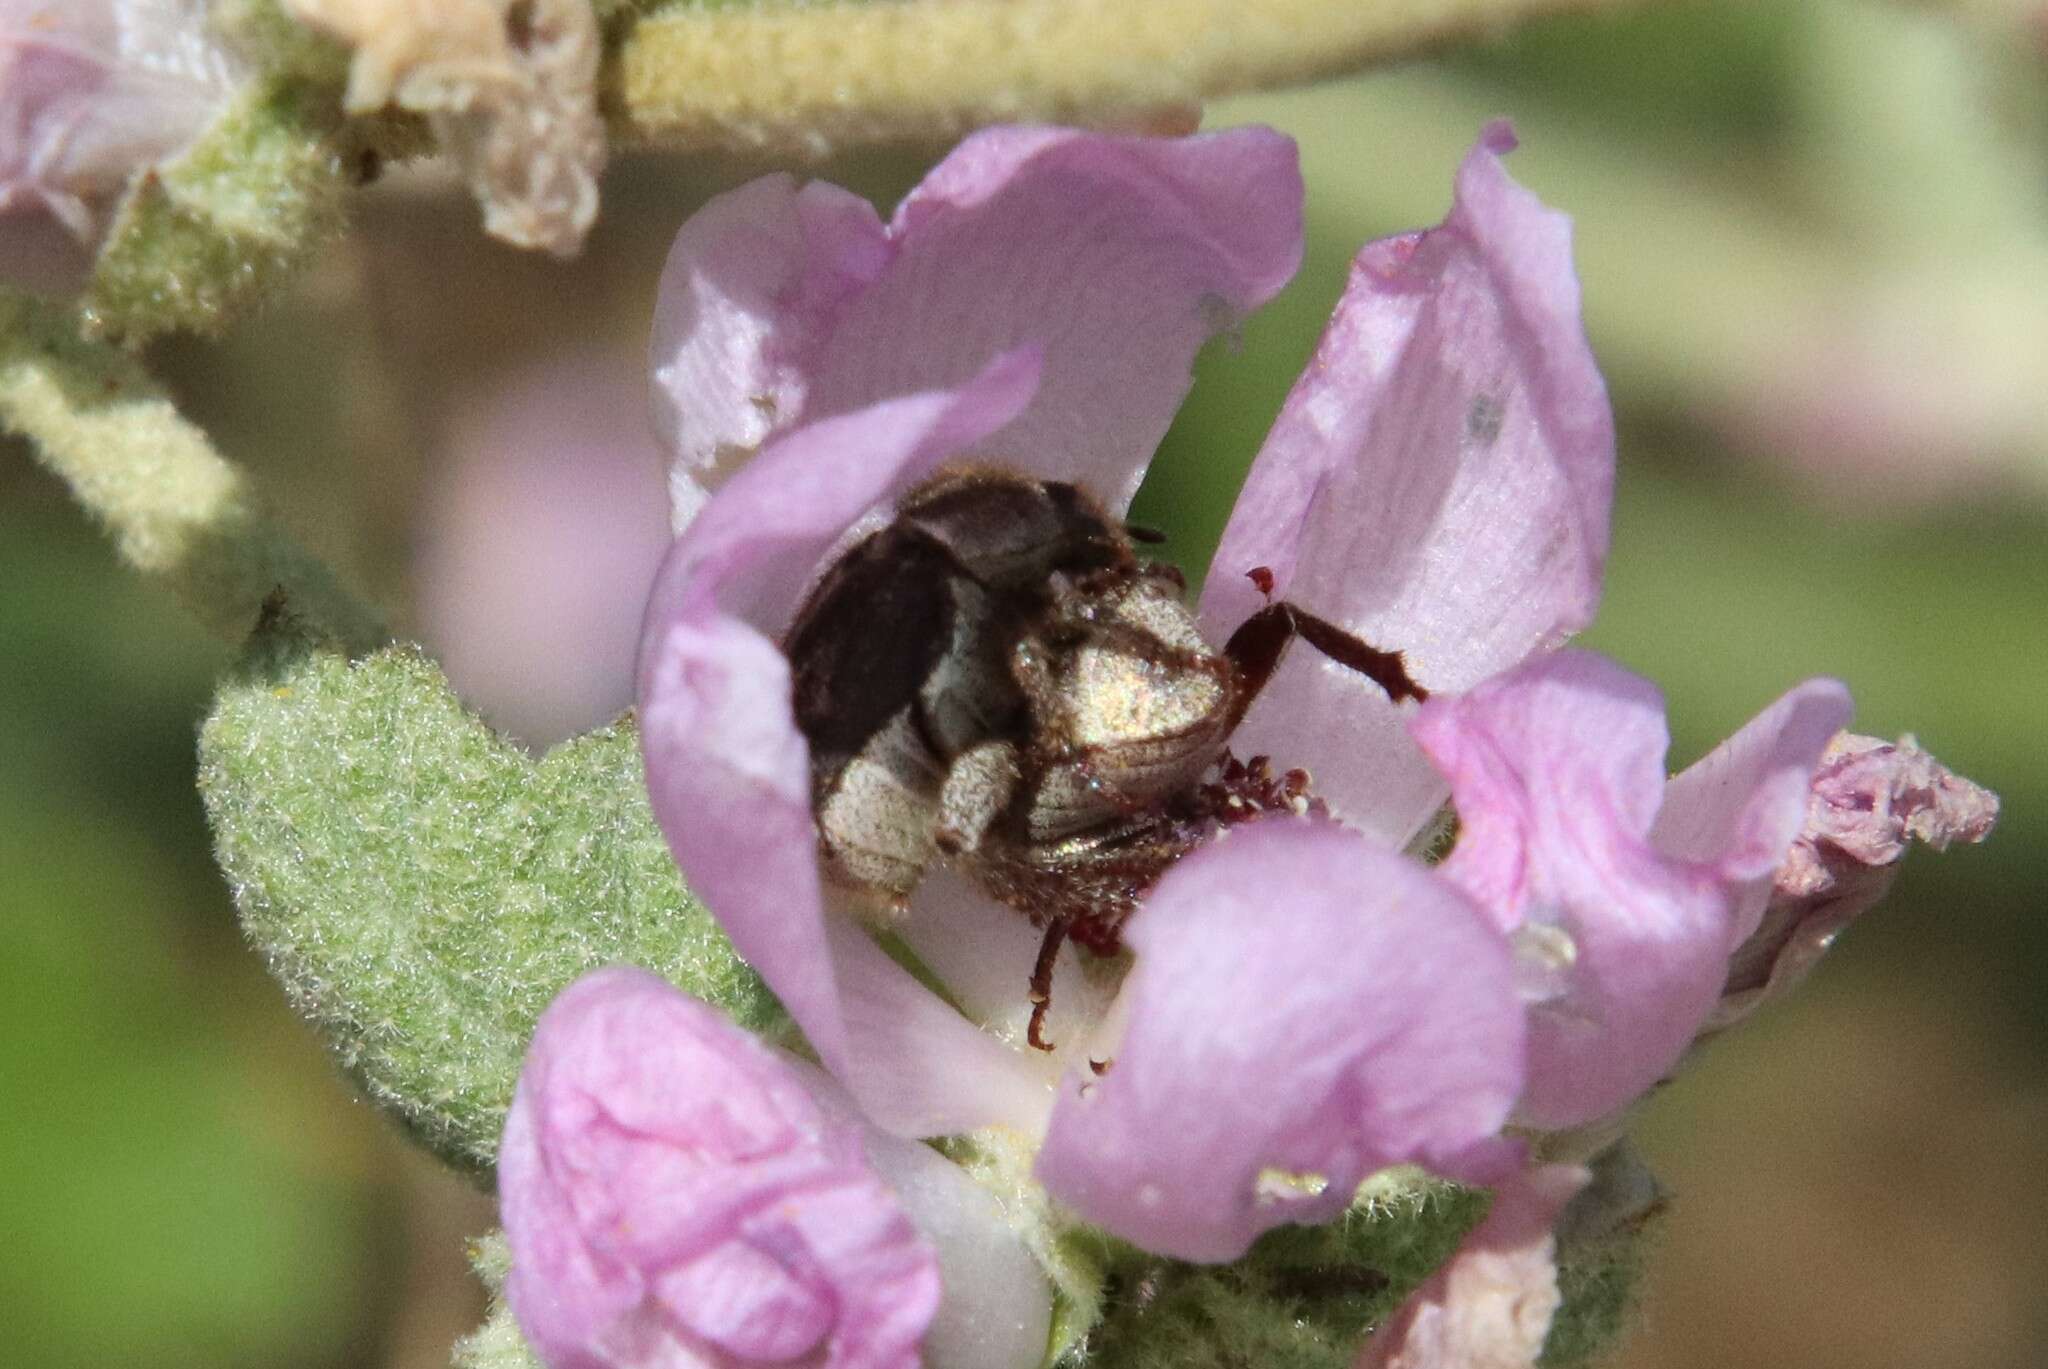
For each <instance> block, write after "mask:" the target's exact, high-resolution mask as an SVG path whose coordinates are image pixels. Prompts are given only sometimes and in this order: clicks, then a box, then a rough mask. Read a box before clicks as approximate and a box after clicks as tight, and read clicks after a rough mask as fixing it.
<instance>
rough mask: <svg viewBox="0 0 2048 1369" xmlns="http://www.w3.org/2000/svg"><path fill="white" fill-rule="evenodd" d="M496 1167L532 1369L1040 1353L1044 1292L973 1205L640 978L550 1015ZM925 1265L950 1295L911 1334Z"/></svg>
mask: <svg viewBox="0 0 2048 1369" xmlns="http://www.w3.org/2000/svg"><path fill="white" fill-rule="evenodd" d="M498 1164H499V1186H500V1190H501V1193H502V1195H503V1198H502V1209H503V1216H504V1222H505V1233H506V1237H507V1240H508V1241H509V1243H510V1245H511V1249H512V1255H513V1267H512V1273H511V1276H510V1278H509V1280H508V1282H507V1285H506V1290H505V1291H506V1297H507V1298H508V1299H509V1301H510V1302H511V1305H512V1309H513V1312H514V1315H515V1316H516V1317H517V1318H518V1320H519V1325H520V1328H521V1330H522V1331H523V1332H524V1333H525V1335H526V1338H527V1340H528V1342H529V1343H530V1344H531V1345H532V1346H533V1348H534V1349H535V1350H536V1351H537V1352H538V1353H539V1354H540V1356H541V1357H542V1358H543V1359H544V1360H545V1361H546V1362H547V1363H548V1364H549V1365H551V1366H554V1369H584V1367H585V1366H590V1367H593V1369H594V1367H596V1366H611V1365H703V1366H715V1367H716V1369H737V1367H738V1366H744V1365H750V1364H792V1363H802V1364H808V1365H817V1366H819V1369H910V1367H911V1366H914V1365H916V1364H917V1363H918V1362H919V1359H918V1345H919V1342H920V1340H923V1339H927V1338H929V1339H930V1340H931V1341H933V1342H934V1343H935V1348H937V1349H939V1350H941V1351H942V1352H945V1353H947V1354H948V1355H949V1356H950V1357H951V1362H953V1363H958V1364H978V1365H987V1366H991V1369H1000V1366H1003V1365H1017V1366H1029V1365H1033V1364H1036V1363H1037V1362H1038V1360H1039V1359H1040V1358H1042V1357H1043V1354H1044V1347H1045V1341H1046V1330H1047V1322H1046V1318H1047V1311H1048V1304H1047V1300H1046V1297H1045V1293H1044V1286H1043V1282H1042V1280H1040V1279H1039V1276H1038V1274H1037V1270H1036V1266H1035V1265H1034V1264H1033V1263H1032V1261H1031V1258H1030V1256H1029V1255H1027V1254H1026V1253H1025V1252H1024V1250H1023V1249H1022V1247H1021V1246H1020V1245H1018V1243H1017V1242H1016V1239H1015V1238H1014V1237H1011V1236H1009V1235H1008V1233H1007V1229H1006V1228H1004V1227H1002V1225H1001V1218H1000V1214H999V1213H998V1212H997V1211H996V1208H995V1204H994V1201H993V1200H992V1199H991V1198H990V1197H989V1196H988V1195H987V1194H986V1193H984V1192H983V1191H982V1190H980V1189H979V1188H977V1187H976V1186H975V1185H974V1184H973V1182H972V1181H971V1180H969V1179H968V1178H967V1177H966V1176H965V1175H964V1174H963V1173H962V1172H961V1171H959V1170H958V1169H957V1168H955V1167H954V1166H953V1165H951V1164H949V1163H948V1162H947V1161H945V1160H943V1159H941V1158H940V1157H939V1156H938V1155H937V1153H935V1152H933V1151H931V1150H928V1149H926V1148H925V1147H922V1146H917V1145H914V1144H910V1143H907V1142H904V1141H901V1140H898V1139H896V1138H894V1137H888V1136H883V1135H880V1134H878V1133H875V1132H873V1130H872V1129H871V1128H866V1127H864V1126H863V1125H862V1124H861V1123H860V1122H859V1121H858V1120H857V1118H856V1116H855V1115H854V1114H852V1113H851V1112H850V1111H848V1109H847V1107H846V1105H845V1103H844V1102H843V1101H840V1100H839V1099H837V1098H836V1096H835V1094H834V1092H833V1090H832V1086H831V1085H830V1083H829V1081H824V1080H822V1079H818V1078H816V1077H815V1075H814V1074H807V1073H806V1072H805V1067H803V1066H801V1065H800V1064H798V1063H797V1062H794V1061H791V1060H788V1059H786V1058H784V1057H782V1056H780V1055H778V1054H777V1053H776V1052H774V1051H773V1050H771V1049H770V1048H768V1047H767V1046H765V1045H762V1044H761V1043H760V1042H759V1041H756V1040H755V1039H754V1038H752V1037H751V1036H749V1035H748V1034H747V1033H745V1032H743V1031H741V1030H739V1029H738V1028H736V1027H734V1026H732V1025H731V1024H730V1023H729V1022H727V1021H726V1020H725V1019H724V1018H723V1017H721V1016H720V1015H719V1014H718V1013H717V1012H716V1011H714V1010H713V1009H711V1008H708V1007H706V1006H704V1005H703V1004H701V1003H699V1002H697V1001H696V1000H695V999H692V998H690V997H688V996H686V995H684V994H682V993H680V992H678V991H677V990H675V989H673V988H671V987H669V986H668V985H667V984H666V983H664V982H662V981H661V980H659V979H657V978H655V977H654V976H653V975H650V974H647V973H645V972H643V971H640V970H631V969H624V968H618V969H610V970H601V971H598V972H597V973H594V974H590V975H586V976H585V977H584V978H583V979H581V980H579V981H577V983H575V984H574V985H572V986H571V987H570V988H568V989H567V990H565V991H564V992H563V993H562V994H561V995H560V996H559V997H558V998H556V1000H555V1002H554V1003H553V1004H552V1005H551V1006H550V1007H549V1008H548V1010H547V1012H546V1013H545V1014H544V1015H543V1016H542V1018H541V1021H540V1024H539V1026H538V1028H537V1029H536V1031H535V1034H534V1039H533V1045H532V1047H531V1049H530V1051H529V1052H528V1055H527V1060H526V1066H525V1069H524V1071H523V1072H522V1073H521V1075H520V1080H519V1088H518V1092H517V1094H516V1095H515V1097H514V1099H513V1103H512V1109H511V1112H510V1114H509V1115H508V1117H507V1119H506V1125H505V1139H504V1145H503V1148H502V1150H501V1151H500V1154H499V1161H498ZM907 1209H908V1210H907ZM911 1210H914V1211H915V1213H916V1215H917V1216H918V1217H920V1218H922V1219H923V1220H924V1223H925V1224H926V1225H927V1226H929V1227H932V1228H934V1229H936V1230H937V1231H939V1232H940V1233H941V1235H940V1239H941V1242H942V1243H943V1245H944V1246H948V1247H951V1249H950V1250H948V1249H945V1248H941V1249H939V1250H936V1251H935V1249H934V1242H933V1241H932V1240H930V1239H927V1238H926V1237H925V1236H924V1235H921V1234H920V1232H919V1229H918V1225H917V1224H915V1223H914V1222H913V1220H912V1215H911ZM964 1231H971V1237H970V1238H969V1239H967V1240H964V1241H963V1240H961V1239H960V1236H961V1233H962V1232H964ZM949 1255H951V1257H952V1258H948V1256H949ZM942 1266H950V1267H948V1268H947V1270H946V1272H947V1274H948V1275H949V1277H950V1278H951V1280H952V1282H954V1283H955V1285H956V1287H957V1288H958V1289H959V1290H960V1291H961V1293H962V1296H961V1297H959V1298H956V1299H955V1300H954V1302H955V1306H954V1309H953V1310H954V1313H955V1315H954V1316H953V1318H952V1320H951V1323H950V1324H941V1325H938V1326H933V1318H934V1314H935V1312H936V1311H937V1308H938V1304H939V1280H940V1270H941V1267H942ZM1020 1293H1021V1295H1022V1296H1021V1297H1020V1296H1018V1294H1020ZM928 1329H929V1337H927V1332H928Z"/></svg>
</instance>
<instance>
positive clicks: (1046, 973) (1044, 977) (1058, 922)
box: [1024, 917, 1068, 1051]
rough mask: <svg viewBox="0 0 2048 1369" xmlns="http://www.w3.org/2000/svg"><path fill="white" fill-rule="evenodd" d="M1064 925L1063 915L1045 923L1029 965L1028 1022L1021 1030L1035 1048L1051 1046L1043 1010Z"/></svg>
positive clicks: (1049, 994)
mask: <svg viewBox="0 0 2048 1369" xmlns="http://www.w3.org/2000/svg"><path fill="white" fill-rule="evenodd" d="M1067 925H1068V923H1067V919H1066V918H1063V917H1056V918H1054V919H1052V921H1050V922H1048V923H1046V924H1045V940H1043V941H1041V942H1039V943H1038V959H1037V961H1036V962H1035V963H1034V964H1033V965H1032V966H1031V993H1030V999H1031V1024H1030V1025H1029V1026H1027V1027H1026V1028H1025V1029H1024V1039H1025V1040H1026V1041H1028V1042H1030V1043H1031V1045H1032V1047H1033V1049H1035V1050H1042V1051H1050V1050H1051V1049H1052V1048H1053V1046H1052V1042H1050V1041H1048V1040H1046V1039H1045V1013H1046V1010H1047V1009H1048V1008H1050V1007H1052V967H1053V962H1054V961H1056V960H1058V959H1059V954H1060V945H1061V943H1062V942H1064V941H1065V940H1066V939H1067Z"/></svg>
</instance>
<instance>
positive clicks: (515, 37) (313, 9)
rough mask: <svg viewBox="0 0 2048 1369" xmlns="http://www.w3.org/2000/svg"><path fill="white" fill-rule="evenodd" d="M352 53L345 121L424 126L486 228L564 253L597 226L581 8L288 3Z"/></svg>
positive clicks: (363, 0) (515, 2) (573, 2)
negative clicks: (391, 116)
mask: <svg viewBox="0 0 2048 1369" xmlns="http://www.w3.org/2000/svg"><path fill="white" fill-rule="evenodd" d="M284 3H285V8H286V9H287V10H289V11H290V12H291V14H292V15H293V16H294V17H296V18H297V19H299V20H300V21H301V22H303V23H305V24H308V25H311V26H312V27H314V28H317V29H320V30H322V31H324V32H327V33H330V34H333V35H334V36H335V37H337V38H339V39H341V40H342V41H343V42H345V43H347V44H348V45H349V46H350V47H352V48H354V49H355V60H354V63H353V65H352V66H351V67H350V69H349V84H348V93H347V96H346V105H347V108H348V109H349V110H350V111H352V112H355V113H364V112H367V111H370V110H374V109H378V108H381V107H382V106H384V105H385V104H387V103H390V104H396V105H397V106H398V107H399V108H400V109H406V110H411V111H412V112H414V113H416V114H423V115H425V116H426V117H427V121H428V123H429V124H430V125H431V126H432V127H433V130H434V134H435V137H436V138H437V139H438V140H439V142H440V144H441V147H442V150H443V151H445V152H447V153H448V154H449V155H450V156H451V157H453V158H454V159H455V161H456V162H457V164H458V165H460V166H461V167H462V169H463V172H464V174H465V175H466V176H467V177H468V178H469V184H470V189H471V190H472V191H473V192H474V193H475V195H476V197H477V200H478V201H479V202H480V203H481V204H482V205H483V208H484V227H485V228H486V230H488V231H489V232H490V233H491V234H492V235H493V236H495V237H499V238H502V239H504V240H505V241H506V242H509V243H513V244H515V245H516V246H520V247H538V248H542V249H545V250H546V251H549V252H553V253H555V254H556V255H558V256H569V255H572V254H574V253H575V252H576V251H577V250H578V249H579V248H580V247H581V246H582V244H583V237H584V234H585V233H587V232H588V231H589V229H590V225H591V223H592V222H593V221H594V220H595V219H596V217H597V177H598V173H599V172H600V171H602V170H603V169H604V162H605V135H604V122H603V120H602V118H600V116H599V114H598V110H597V71H598V59H599V57H600V55H601V51H600V48H601V44H600V34H599V32H598V26H597V17H596V15H595V13H594V12H593V11H592V9H591V7H590V4H589V0H441V2H440V3H436V4H431V5H422V4H418V3H415V0H284Z"/></svg>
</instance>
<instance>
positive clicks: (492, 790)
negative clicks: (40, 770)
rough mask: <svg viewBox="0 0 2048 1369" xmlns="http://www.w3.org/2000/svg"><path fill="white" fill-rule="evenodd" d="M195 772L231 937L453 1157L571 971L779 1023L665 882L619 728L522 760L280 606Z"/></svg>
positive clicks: (720, 941)
mask: <svg viewBox="0 0 2048 1369" xmlns="http://www.w3.org/2000/svg"><path fill="white" fill-rule="evenodd" d="M199 782H200V790H201V793H202V794H203V796H204V797H205V800H206V807H207V812H208V815H209V817H210V819H211V821H212V823H213V829H214V836H215V843H216V848H217V854H218V856H219V860H220V864H221V868H222V869H223V870H224V871H226V873H227V876H228V880H229V883H230V884H231V885H232V887H233V890H234V894H235V901H236V903H237V905H238V906H239V908H240V910H241V913H242V921H243V925H244V926H245V928H246V929H247V931H248V934H249V937H250V939H251V940H252V941H254V942H255V943H256V945H257V947H258V948H259V949H260V950H261V951H262V952H263V953H264V955H265V956H266V958H267V959H268V961H269V964H270V966H271V968H272V970H273V971H274V972H275V973H276V975H277V976H278V978H279V979H280V980H281V981H282V982H283V984H284V986H285V991H286V993H287V994H288V995H289V996H290V998H291V1000H292V1003H293V1005H294V1006H295V1007H296V1008H297V1009H298V1010H299V1012H300V1013H301V1014H303V1015H304V1016H305V1017H306V1018H308V1019H309V1020H310V1021H312V1022H313V1023H314V1024H315V1025H316V1026H318V1027H319V1028H320V1029H321V1031H322V1032H323V1033H324V1034H325V1036H326V1037H327V1040H328V1041H329V1043H330V1044H331V1046H332V1048H333V1050H334V1052H335V1054H336V1055H337V1056H338V1057H339V1059H340V1061H341V1063H342V1064H343V1065H344V1066H345V1067H346V1068H347V1069H348V1070H349V1071H350V1073H352V1074H353V1075H354V1076H355V1077H356V1078H357V1079H358V1080H359V1081H360V1082H361V1084H362V1086H363V1087H364V1089H365V1090H366V1091H367V1092H368V1093H369V1095H370V1097H371V1098H372V1099H374V1100H375V1101H376V1102H377V1103H378V1104H379V1105H380V1106H382V1107H383V1108H385V1109H386V1110H388V1111H389V1112H391V1113H392V1114H393V1115H394V1116H396V1117H397V1118H399V1119H400V1121H402V1122H403V1123H404V1124H405V1125H406V1126H407V1127H408V1128H409V1129H410V1130H411V1131H412V1132H414V1133H415V1134H416V1135H417V1136H418V1138H419V1139H420V1140H421V1141H423V1142H424V1143H425V1144H426V1145H428V1146H429V1147H431V1148H432V1149H433V1150H434V1151H436V1152H437V1153H439V1154H440V1155H442V1156H443V1157H444V1158H446V1159H448V1160H449V1161H451V1162H452V1163H454V1164H456V1165H458V1166H461V1167H463V1168H466V1169H469V1170H472V1171H483V1170H486V1169H488V1167H489V1166H490V1165H491V1164H492V1162H493V1159H494V1157H495V1155H496V1152H497V1145H498V1134H499V1131H500V1129H501V1128H502V1126H503V1123H504V1114H505V1109H506V1108H507V1106H508V1105H509V1104H510V1102H511V1098H512V1089H513V1085H514V1083H515V1081H516V1079H517V1075H518V1070H519V1064H520V1059H521V1056H522V1055H523V1054H524V1051H525V1048H526V1042H527V1038H528V1037H529V1036H530V1035H531V1033H532V1030H533V1024H534V1020H535V1019H536V1018H537V1017H538V1016H539V1014H540V1012H541V1010H542V1009H543V1008H545V1007H546V1006H547V1004H548V1001H549V1000H550V999H552V998H553V997H554V995H555V993H556V992H557V991H558V990H560V989H561V988H562V987H563V986H565V985H567V984H568V983H569V982H570V981H571V980H573V979H575V978H576V977H577V976H578V975H580V974H582V973H584V972H585V971H587V970H591V969H595V968H597V967H598V966H600V965H605V964H610V963H615V962H629V963H632V964H637V965H643V966H646V967H647V968H648V969H651V970H653V971H655V972H657V973H659V974H662V975H665V976H667V977H668V978H669V979H670V980H672V981H673V982H675V983H676V984H678V985H680V986H681V987H683V988H684V989H687V990H688V991H690V992H691V993H694V994H696V995H697V996H699V997H700V998H703V999H705V1000H707V1001H709V1002H711V1003H713V1004H716V1005H717V1006H719V1007H721V1008H723V1009H724V1010H725V1011H726V1012H728V1013H729V1014H731V1015H732V1017H733V1018H734V1019H735V1020H736V1021H738V1022H739V1023H740V1024H741V1025H743V1026H746V1027H748V1028H751V1029H754V1030H757V1031H777V1030H780V1029H781V1026H782V1023H783V1021H784V1019H783V1017H782V1014H781V1010H780V1008H779V1007H778V1006H777V1005H776V1004H775V1002H774V1000H773V998H772V997H771V996H770V995H769V994H768V992H767V990H766V989H765V988H764V987H763V986H762V985H761V982H760V980H759V979H758V978H757V977H756V976H755V974H754V973H753V971H752V970H750V969H748V968H747V967H746V966H745V965H744V964H742V963H741V962H740V960H739V958H738V956H737V955H736V954H735V953H734V952H733V949H732V947H731V944H730V943H729V942H728V941H727V940H726V939H725V936H724V934H723V933H722V932H721V931H720V930H719V928H718V926H717V924H716V923H715V922H714V921H712V919H711V917H710V915H709V914H708V913H706V912H705V911H704V909H703V908H702V907H701V906H700V905H699V904H697V903H696V902H695V901H693V900H692V899H690V898H689V897H688V896H687V895H686V894H685V893H684V891H683V888H682V884H681V880H680V877H679V875H678V874H677V871H676V868H675V863H674V861H673V860H672V859H671V858H670V856H669V853H668V848H667V845H666V844H665V843H664V842H663V840H662V837H661V833H660V832H659V831H658V830H657V829H656V827H655V825H654V820H653V815H652V813H651V812H650V810H649V808H648V805H647V798H646V790H645V786H644V783H643V781H642V777H641V768H640V753H639V747H638V744H637V740H636V737H635V733H634V730H633V728H632V725H631V723H630V722H622V723H620V724H618V725H616V726H613V727H610V728H606V729H603V730H601V731H598V732H595V733H592V734H590V735H589V736H586V737H582V738H579V739H578V740H576V741H573V742H570V743H568V744H566V745H564V746H562V747H559V748H557V749H556V750H555V751H553V752H551V753H549V754H548V755H547V756H546V757H544V758H543V759H541V760H539V761H535V760H533V759H531V758H530V757H528V756H527V755H526V754H525V753H524V752H522V751H520V750H518V749H517V748H515V747H513V746H511V745H510V744H508V743H507V742H505V741H503V740H502V739H500V738H499V737H497V736H496V735H495V734H494V733H492V732H491V730H490V729H489V728H487V727H486V726H485V725H484V724H483V723H482V722H481V721H480V720H479V719H478V718H477V717H475V716H474V715H473V714H471V713H470V712H468V711H467V710H465V709H464V708H463V707H462V705H461V703H460V702H459V701H458V700H457V699H456V698H455V696H454V694H453V693H451V692H450V690H449V688H448V685H447V682H446V681H445V680H444V679H443V678H442V676H441V673H440V671H439V669H438V668H436V667H435V665H434V664H433V663H432V662H431V661H429V660H427V659H426V658H425V657H424V656H422V655H420V654H419V653H418V652H417V651H415V650H413V649H411V648H407V647H394V648H389V649H386V650H383V651H379V652H377V653H375V654H373V655H370V656H367V657H364V658H362V659H360V660H356V661H351V660H349V659H348V658H347V657H346V656H345V655H343V654H342V653H341V652H339V651H336V650H333V649H331V648H329V647H327V646H325V645H323V644H321V643H319V642H316V641H314V640H313V639H312V638H311V636H310V635H309V634H308V633H307V632H306V631H305V630H304V629H303V628H301V627H300V625H299V624H298V623H297V622H296V621H294V620H293V619H292V618H291V617H290V615H289V614H288V613H287V612H279V613H276V614H273V615H272V618H271V619H270V621H268V622H267V623H266V624H265V626H264V627H263V628H261V629H259V631H258V633H257V635H256V638H255V641H254V644H253V646H252V649H251V654H250V656H249V658H248V660H247V661H246V662H245V663H244V665H243V667H242V668H241V670H240V671H239V673H238V674H237V676H236V677H235V678H233V679H231V680H230V681H229V682H228V683H227V684H226V685H225V686H224V687H223V688H222V690H221V692H220V695H219V697H218V699H217V700H216V701H215V705H214V710H213V714H212V716H211V717H210V718H209V719H208V720H207V722H206V724H205V727H204V728H203V730H202V732H201V734H200V775H199Z"/></svg>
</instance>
